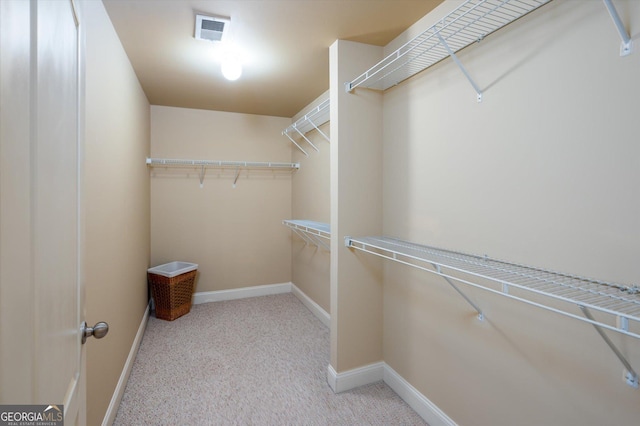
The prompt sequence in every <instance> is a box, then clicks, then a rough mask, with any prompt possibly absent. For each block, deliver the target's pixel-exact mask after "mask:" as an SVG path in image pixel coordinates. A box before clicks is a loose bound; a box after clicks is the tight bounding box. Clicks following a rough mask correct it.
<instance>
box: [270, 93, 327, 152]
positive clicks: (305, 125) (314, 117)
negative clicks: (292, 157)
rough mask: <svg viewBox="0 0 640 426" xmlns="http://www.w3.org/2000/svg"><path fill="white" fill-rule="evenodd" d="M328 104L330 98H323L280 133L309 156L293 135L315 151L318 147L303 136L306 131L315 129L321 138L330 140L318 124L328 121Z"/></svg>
mask: <svg viewBox="0 0 640 426" xmlns="http://www.w3.org/2000/svg"><path fill="white" fill-rule="evenodd" d="M330 105H331V100H330V98H327V99H325V100H324V101H322V102H320V104H318V106H316V107H315V108H313V109H312V110H311V111H309V112H307V113H306V114H305V115H303V116H302V117H300V118H299V119H298V120H296V122H295V123H293V124H291V125H290V126H289V127H287V128H286V129H284V130H283V131H282V134H283V135H284V136H286V137H287V138H289V140H290V141H291V142H293V144H294V145H295V146H296V147H297V148H298V149H299V150H300V151H302V152H303V153H304V155H306V156H307V157H308V156H309V154H308V153H307V151H305V150H304V149H303V148H302V147H301V146H300V144H298V142H296V140H295V137H294V136H296V135H297V136H300V137H301V138H302V139H304V140H305V141H306V142H307V143H308V144H309V145H311V147H312V148H313V149H314V150H316V151H319V149H318V147H317V146H316V145H315V144H314V143H313V142H311V140H309V138H307V137H306V136H305V135H306V134H307V133H308V132H310V131H312V130H316V131H318V133H320V134H321V135H322V137H323V138H325V139H326V141H327V142H330V139H329V136H327V134H326V133H324V132H323V131H322V130H320V126H322V125H323V124H324V123H326V122H327V121H329V117H330V110H331V109H330Z"/></svg>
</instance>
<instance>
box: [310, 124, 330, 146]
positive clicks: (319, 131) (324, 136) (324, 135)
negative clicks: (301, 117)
mask: <svg viewBox="0 0 640 426" xmlns="http://www.w3.org/2000/svg"><path fill="white" fill-rule="evenodd" d="M308 121H309V123H311V125H312V126H313V128H314V129H316V130H317V131H318V133H320V134H321V135H322V137H323V138H325V139H326V140H327V142H331V140H330V139H329V136H327V135H326V134H325V133H324V132H323V131H322V130H320V128H318V126H316V123H314V122H313V120H312V119H310V118H309V119H308Z"/></svg>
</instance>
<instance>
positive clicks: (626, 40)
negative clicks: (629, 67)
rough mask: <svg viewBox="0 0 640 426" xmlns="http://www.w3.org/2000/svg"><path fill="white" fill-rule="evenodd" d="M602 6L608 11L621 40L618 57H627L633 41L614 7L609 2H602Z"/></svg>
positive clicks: (608, 0) (606, 0)
mask: <svg viewBox="0 0 640 426" xmlns="http://www.w3.org/2000/svg"><path fill="white" fill-rule="evenodd" d="M602 1H603V2H604V5H605V6H606V7H607V10H608V11H609V15H611V19H613V23H614V24H615V26H616V29H617V30H618V34H620V38H621V39H622V43H621V44H620V56H627V55H629V54H630V53H631V51H632V49H633V41H632V40H631V37H630V36H629V34H628V33H627V30H626V29H625V27H624V25H623V24H622V20H621V19H620V15H618V11H617V10H616V7H615V6H614V5H613V3H612V2H611V0H602Z"/></svg>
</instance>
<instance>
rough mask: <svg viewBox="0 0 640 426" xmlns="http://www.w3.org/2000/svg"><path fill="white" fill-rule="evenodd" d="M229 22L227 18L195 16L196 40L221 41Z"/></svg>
mask: <svg viewBox="0 0 640 426" xmlns="http://www.w3.org/2000/svg"><path fill="white" fill-rule="evenodd" d="M229 22H231V21H230V20H229V18H221V17H218V16H205V15H196V34H195V38H196V40H207V41H222V39H223V37H224V36H225V35H226V30H227V27H228V26H229Z"/></svg>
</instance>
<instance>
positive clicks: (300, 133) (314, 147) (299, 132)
mask: <svg viewBox="0 0 640 426" xmlns="http://www.w3.org/2000/svg"><path fill="white" fill-rule="evenodd" d="M293 129H294V130H295V131H296V132H298V134H299V135H300V136H302V139H304V140H305V141H307V143H308V144H309V145H311V147H313V149H315V150H316V152H320V150H319V149H318V147H317V146H315V145H314V144H313V142H311V141H310V140H309V139H308V138H307V137H306V136H305V135H304V133H302V132H301V131H300V130H298V128H297V127H294V128H293Z"/></svg>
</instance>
